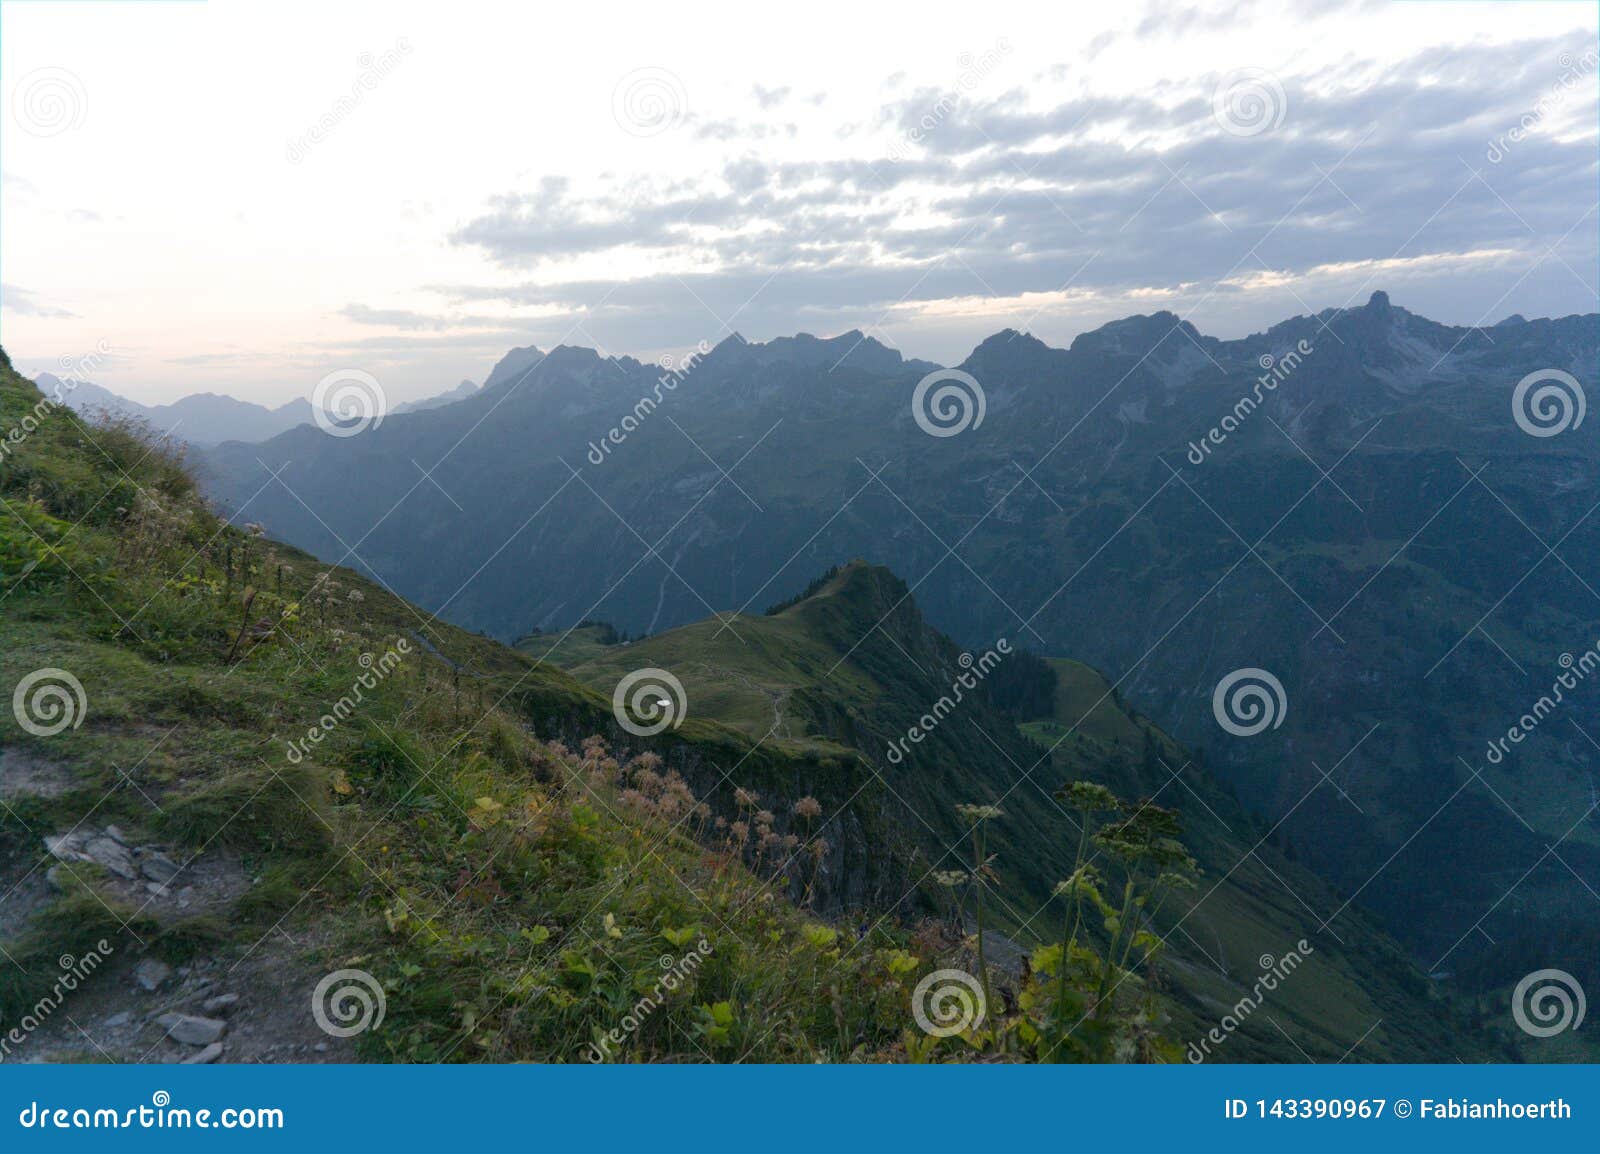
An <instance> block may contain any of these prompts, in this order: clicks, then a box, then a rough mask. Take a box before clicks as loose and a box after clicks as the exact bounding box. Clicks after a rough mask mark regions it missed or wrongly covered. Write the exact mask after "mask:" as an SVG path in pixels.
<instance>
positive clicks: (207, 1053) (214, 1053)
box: [182, 1042, 222, 1066]
mask: <svg viewBox="0 0 1600 1154" xmlns="http://www.w3.org/2000/svg"><path fill="white" fill-rule="evenodd" d="M220 1057H222V1043H221V1042H212V1043H211V1045H209V1046H207V1047H206V1048H205V1049H204V1050H201V1051H200V1052H199V1053H198V1054H190V1055H189V1056H188V1057H187V1058H185V1059H184V1060H183V1063H182V1064H183V1065H185V1066H206V1065H210V1064H211V1063H212V1062H215V1061H216V1060H217V1059H218V1058H220Z"/></svg>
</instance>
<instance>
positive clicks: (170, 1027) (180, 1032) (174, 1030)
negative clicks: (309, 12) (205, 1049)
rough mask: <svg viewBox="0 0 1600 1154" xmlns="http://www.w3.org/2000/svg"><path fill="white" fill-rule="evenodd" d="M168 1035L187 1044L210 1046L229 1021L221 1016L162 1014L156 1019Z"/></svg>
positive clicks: (221, 1033)
mask: <svg viewBox="0 0 1600 1154" xmlns="http://www.w3.org/2000/svg"><path fill="white" fill-rule="evenodd" d="M156 1022H157V1024H159V1025H160V1026H161V1027H162V1028H163V1029H164V1030H166V1032H167V1037H169V1038H171V1039H172V1040H173V1041H174V1042H182V1043H183V1044H184V1045H186V1046H209V1045H211V1043H212V1042H215V1041H216V1040H217V1039H218V1038H220V1037H222V1035H223V1032H224V1031H225V1030H227V1028H228V1023H226V1022H224V1021H222V1020H221V1019H220V1018H199V1017H195V1016H194V1015H192V1014H162V1015H161V1016H160V1017H159V1018H157V1019H156Z"/></svg>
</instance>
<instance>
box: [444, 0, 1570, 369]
mask: <svg viewBox="0 0 1600 1154" xmlns="http://www.w3.org/2000/svg"><path fill="white" fill-rule="evenodd" d="M1153 18H1159V19H1162V20H1163V21H1165V22H1166V24H1167V25H1168V26H1169V28H1179V29H1180V30H1181V27H1183V26H1186V25H1185V24H1184V22H1185V21H1189V20H1195V19H1201V17H1200V16H1198V15H1194V14H1193V13H1190V12H1189V11H1188V10H1187V9H1176V8H1174V9H1170V10H1163V12H1161V13H1158V14H1156V16H1155V17H1153ZM1592 48H1593V46H1592V45H1591V44H1588V43H1585V42H1583V41H1582V40H1577V39H1573V38H1563V39H1548V40H1537V41H1527V42H1524V43H1520V44H1516V45H1512V46H1509V47H1508V46H1487V45H1476V46H1471V47H1467V48H1454V49H1434V50H1429V51H1425V52H1422V53H1419V54H1417V55H1416V56H1415V57H1413V58H1412V60H1411V61H1409V62H1408V63H1407V65H1406V66H1405V67H1403V68H1397V69H1393V70H1389V71H1387V72H1383V73H1373V72H1372V71H1371V69H1370V66H1369V65H1367V64H1364V63H1362V62H1359V61H1349V62H1346V63H1344V64H1341V65H1340V66H1338V67H1336V68H1334V69H1331V70H1329V71H1328V72H1326V73H1323V74H1320V75H1318V76H1315V77H1310V78H1306V77H1293V76H1286V77H1284V78H1283V79H1282V81H1281V83H1282V87H1283V94H1284V100H1285V102H1286V105H1285V107H1284V115H1283V118H1282V121H1281V123H1279V124H1278V125H1277V126H1276V127H1275V128H1274V129H1272V130H1270V131H1267V132H1264V133H1262V134H1260V135H1256V136H1250V137H1241V136H1235V135H1230V134H1229V133H1228V132H1226V131H1224V129H1223V127H1222V126H1221V125H1220V124H1219V123H1218V121H1217V119H1216V117H1215V115H1214V112H1213V107H1212V92H1211V83H1214V82H1215V81H1217V80H1218V79H1220V78H1212V79H1211V81H1210V82H1208V83H1206V84H1204V85H1202V86H1200V87H1198V88H1196V87H1195V86H1192V85H1191V86H1186V87H1185V86H1178V85H1175V84H1165V83H1159V82H1158V83H1156V84H1154V85H1152V86H1151V87H1150V88H1149V89H1148V90H1147V92H1146V93H1145V94H1144V95H1142V96H1139V97H1134V98H1119V99H1116V100H1110V99H1102V98H1092V97H1090V98H1084V99H1080V100H1076V101H1072V102H1069V103H1065V104H1062V105H1060V106H1058V107H1055V108H1049V109H1044V110H1039V109H1036V108H1034V107H1032V106H1031V104H1030V103H1028V102H1027V101H1026V100H1024V99H1023V98H1022V95H1021V94H1020V93H1015V92H997V93H995V94H993V95H989V96H986V97H984V98H979V97H977V96H975V95H973V94H969V93H965V92H960V93H957V94H955V97H954V99H950V98H949V94H942V93H939V92H936V91H933V90H922V91H917V92H910V93H906V92H903V91H902V92H901V93H900V94H898V95H896V96H895V97H894V99H893V100H892V101H891V102H890V103H888V104H886V105H885V106H884V108H883V109H882V110H881V112H880V114H879V116H878V117H877V120H876V130H877V131H880V132H881V131H882V130H883V129H888V130H890V131H892V132H894V133H897V134H899V136H900V137H901V139H902V140H906V141H910V142H912V144H911V146H910V147H908V148H906V149H905V150H904V151H903V153H902V155H901V156H900V158H899V159H897V160H891V159H890V158H889V157H888V156H884V157H883V158H881V159H875V160H864V159H839V160H831V161H827V160H824V161H790V162H778V161H772V160H768V159H765V158H764V157H762V156H761V155H760V154H758V153H754V152H749V151H746V150H745V149H744V147H743V143H744V142H743V141H742V140H741V141H740V144H739V149H738V151H737V152H732V153H731V154H730V155H729V156H728V157H727V158H726V160H725V162H724V163H723V165H722V167H721V169H720V171H718V172H717V173H715V174H714V175H713V176H711V177H708V178H707V179H704V180H698V181H684V180H679V181H676V182H674V183H671V184H653V183H651V182H650V181H648V180H642V181H638V182H635V183H633V184H631V185H628V186H624V187H621V188H619V189H617V190H615V191H614V192H612V193H610V194H607V195H602V196H599V197H595V196H583V197H580V196H577V195H575V194H574V193H573V191H572V189H571V188H570V186H569V185H568V184H567V183H566V182H565V181H563V180H561V179H559V178H550V179H546V180H545V181H544V182H542V183H541V184H540V185H539V186H537V187H536V188H535V189H534V190H532V191H531V192H526V191H524V192H510V193H505V194H502V195H499V196H496V197H494V198H492V199H491V200H490V201H489V202H488V204H487V205H486V206H485V208H484V210H483V211H482V212H481V213H479V214H478V215H477V216H476V217H475V218H473V219H471V220H469V221H467V223H465V224H464V225H463V226H462V227H461V228H459V229H458V230H457V231H456V232H455V233H454V234H452V237H451V239H452V240H453V241H454V242H455V243H456V244H459V245H466V246H471V247H476V248H478V249H479V250H480V251H482V252H483V253H484V254H485V255H486V256H487V257H488V258H489V259H490V260H491V261H493V262H494V263H496V264H498V265H500V266H502V267H504V268H506V269H513V270H514V269H518V268H528V267H541V266H542V267H550V266H552V265H553V264H554V263H555V262H559V261H561V260H562V259H565V258H568V257H571V256H575V255H577V254H594V253H603V252H606V251H609V250H613V249H620V248H624V247H626V248H629V249H632V250H642V251H644V252H646V253H650V254H659V255H661V256H663V257H692V258H694V259H693V260H692V261H690V262H688V263H692V264H695V265H698V266H702V267H703V266H707V265H709V266H710V267H711V268H712V269H713V270H714V271H710V272H702V273H697V274H695V275H693V276H688V275H684V276H674V275H666V274H658V275H650V276H645V277H643V278H638V279H632V280H628V281H605V280H585V281H568V282H565V283H562V282H555V283H551V282H550V281H549V278H547V277H546V278H541V281H542V283H538V284H535V283H532V282H529V283H524V284H520V285H510V286H507V285H504V284H500V285H477V286H473V285H456V286H447V287H443V288H442V289H441V290H440V291H443V292H444V293H445V295H446V296H448V297H449V298H451V299H453V300H455V301H457V302H466V301H472V300H500V301H504V302H507V303H510V304H514V305H533V304H537V305H542V306H547V307H549V306H555V307H557V308H562V309H568V310H574V311H576V310H589V311H588V312H587V313H586V314H585V315H586V321H585V324H586V325H587V326H588V327H589V328H590V329H592V330H593V331H594V332H596V333H602V332H603V333H604V334H605V335H606V337H607V339H608V340H610V341H611V342H612V343H614V344H615V345H616V346H617V347H623V348H644V347H660V346H661V345H670V344H676V343H682V342H683V341H685V340H690V339H693V338H694V337H696V336H698V334H700V333H701V332H702V331H704V330H705V328H706V326H707V325H711V326H713V327H714V326H716V325H719V324H723V323H728V324H729V326H730V327H732V326H741V327H745V328H747V330H749V331H751V332H753V333H755V334H756V335H761V334H762V329H761V327H760V326H761V325H762V324H763V323H766V322H768V321H770V322H771V323H773V324H774V325H775V326H776V327H775V329H773V330H771V331H776V332H782V331H792V330H793V329H794V328H795V327H798V326H801V325H803V324H805V323H807V322H808V320H809V321H814V322H815V323H816V324H817V327H819V328H823V327H825V325H827V324H829V323H837V324H839V325H841V326H843V327H849V326H852V325H870V324H872V323H874V321H876V320H879V319H881V318H882V316H883V314H884V312H885V310H888V309H891V308H893V307H894V306H896V305H897V304H900V303H901V302H909V303H912V304H918V303H921V304H927V305H934V304H936V303H937V302H940V301H947V300H950V299H951V298H965V297H991V296H992V297H1000V298H1006V299H1010V298H1014V297H1018V296H1020V295H1021V294H1030V293H1032V294H1039V293H1054V292H1056V291H1057V290H1059V289H1061V288H1062V286H1063V283H1064V282H1065V281H1066V280H1067V279H1068V278H1069V277H1070V276H1071V275H1072V274H1073V273H1074V272H1075V271H1077V270H1079V269H1080V268H1083V266H1084V265H1085V262H1088V267H1087V268H1086V269H1085V270H1084V271H1083V272H1082V274H1081V277H1080V279H1079V280H1077V281H1075V282H1074V284H1073V286H1072V287H1073V288H1074V289H1075V290H1080V291H1082V292H1084V293H1087V294H1096V295H1099V296H1102V297H1113V296H1118V295H1122V296H1128V295H1129V294H1136V293H1141V292H1148V291H1150V290H1158V291H1161V292H1164V293H1166V294H1169V295H1170V296H1171V297H1172V298H1173V299H1177V300H1184V299H1187V300H1190V301H1199V300H1201V299H1208V308H1211V309H1213V310H1214V311H1216V312H1218V314H1219V315H1226V316H1228V317H1230V318H1231V320H1230V322H1229V323H1232V324H1236V325H1240V326H1248V325H1251V324H1260V323H1266V322H1268V321H1271V320H1276V319H1278V318H1280V317H1281V316H1282V315H1283V314H1284V312H1285V297H1286V295H1287V294H1289V293H1295V292H1299V291H1302V288H1303V289H1304V291H1317V290H1316V289H1314V288H1312V287H1310V286H1311V285H1313V284H1320V283H1322V282H1327V283H1328V284H1330V285H1334V284H1345V283H1347V282H1348V283H1350V284H1358V283H1360V282H1363V281H1365V280H1370V279H1371V278H1372V277H1374V276H1377V277H1379V278H1381V279H1383V280H1385V281H1386V282H1388V281H1398V282H1401V283H1404V284H1406V285H1407V286H1408V287H1409V288H1410V289H1411V290H1412V295H1411V299H1412V300H1414V301H1416V302H1417V303H1418V304H1419V305H1423V306H1427V307H1431V308H1433V309H1434V310H1435V311H1436V312H1439V313H1440V314H1441V319H1447V320H1454V321H1458V322H1463V323H1473V322H1474V321H1476V320H1478V319H1479V316H1480V314H1481V313H1482V312H1483V311H1484V310H1492V309H1493V308H1494V307H1496V305H1497V304H1499V303H1500V302H1498V301H1497V300H1496V298H1497V297H1499V296H1501V294H1502V293H1503V292H1504V291H1505V290H1506V289H1508V288H1513V286H1514V288H1515V293H1516V295H1515V296H1514V297H1512V298H1511V299H1510V301H1509V302H1508V307H1506V308H1505V309H1504V310H1503V311H1504V312H1509V311H1512V308H1511V307H1510V306H1515V308H1516V309H1517V310H1518V311H1524V312H1530V313H1537V312H1539V311H1550V312H1569V313H1570V312H1579V311H1592V310H1594V308H1595V306H1596V299H1595V289H1594V283H1593V273H1592V270H1593V269H1594V268H1595V267H1596V265H1597V264H1600V220H1597V218H1596V215H1595V214H1594V213H1593V211H1592V209H1593V208H1594V206H1595V200H1596V198H1595V195H1594V187H1595V182H1596V179H1597V167H1596V158H1595V142H1594V139H1593V138H1592V136H1591V137H1588V138H1585V139H1579V140H1575V141H1569V142H1562V141H1561V140H1559V139H1558V138H1557V137H1556V136H1555V135H1553V134H1550V133H1536V134H1533V135H1531V136H1528V137H1526V138H1525V139H1522V140H1520V141H1519V142H1517V143H1515V145H1514V147H1507V148H1503V149H1501V150H1500V153H1501V154H1500V155H1499V156H1498V157H1496V158H1495V159H1494V160H1493V161H1492V160H1491V157H1492V156H1493V155H1494V153H1495V144H1494V142H1495V141H1496V140H1499V139H1503V138H1504V136H1505V134H1506V133H1508V132H1509V131H1511V130H1512V129H1513V128H1515V127H1516V126H1517V125H1518V123H1519V121H1520V120H1521V119H1522V118H1523V116H1524V114H1525V113H1527V112H1529V111H1530V110H1532V109H1534V108H1535V107H1536V106H1538V104H1539V102H1540V101H1541V100H1546V101H1548V99H1549V97H1550V94H1551V93H1552V92H1553V91H1558V81H1559V80H1560V77H1561V74H1562V65H1561V63H1560V60H1561V59H1563V56H1562V54H1564V53H1565V54H1568V55H1569V56H1572V57H1581V55H1582V54H1583V53H1584V52H1587V51H1591V50H1592ZM941 99H942V100H943V103H942V104H941V103H938V102H939V101H941ZM1567 99H1568V100H1569V101H1572V102H1576V101H1577V100H1578V99H1579V95H1578V92H1577V91H1576V90H1575V91H1574V92H1572V93H1571V94H1569V95H1568V97H1567ZM930 108H936V109H937V116H936V117H930V113H929V110H930ZM1570 112H1571V114H1572V115H1573V116H1574V118H1575V119H1576V118H1579V117H1581V115H1582V110H1581V109H1578V108H1576V107H1574V108H1572V109H1571V110H1570ZM930 119H931V120H932V124H931V126H930ZM1108 130H1111V131H1108ZM908 209H915V210H918V211H917V212H916V213H915V215H912V214H911V213H910V212H909V211H908ZM1586 213H1587V215H1586ZM913 220H914V221H915V222H916V223H912V221H913ZM1362 262H1367V264H1365V265H1363V264H1362ZM1371 262H1391V263H1389V264H1378V265H1373V264H1371ZM1407 262H1411V263H1409V264H1408V263H1407ZM1350 265H1360V266H1361V267H1360V268H1357V269H1356V270H1354V271H1348V272H1345V271H1341V270H1342V269H1343V268H1344V266H1350ZM1583 270H1590V271H1589V274H1588V276H1585V275H1583ZM1464 272H1465V273H1468V274H1471V275H1464ZM1267 278H1272V281H1271V282H1268V281H1267ZM1280 278H1287V279H1286V281H1283V283H1284V284H1285V285H1286V287H1285V289H1284V291H1283V292H1280V293H1278V294H1276V295H1273V296H1272V297H1271V299H1265V300H1263V299H1260V298H1259V297H1258V298H1257V303H1256V305H1254V306H1251V305H1249V304H1248V303H1247V301H1246V298H1249V297H1250V296H1251V293H1250V292H1249V291H1248V290H1249V289H1250V288H1251V286H1252V280H1253V279H1254V280H1255V281H1257V282H1260V283H1278V282H1279V279H1280ZM1328 291H1330V292H1332V291H1341V290H1339V289H1337V288H1329V289H1328ZM1230 298H1231V300H1230ZM1289 303H1290V304H1291V305H1292V303H1293V302H1292V298H1291V299H1290V302H1289ZM1326 303H1339V301H1337V300H1335V301H1332V302H1327V301H1324V302H1320V303H1319V305H1318V307H1321V304H1326ZM1252 307H1254V310H1255V311H1254V313H1252V311H1251V310H1252ZM784 317H787V318H788V319H787V321H784V320H783V319H782V318H784ZM984 323H992V322H984ZM564 325H568V326H569V325H570V322H566V321H563V319H562V318H560V317H555V318H551V319H549V320H547V321H541V322H537V323H535V324H534V325H532V326H531V327H533V328H535V329H539V330H541V332H540V338H541V339H543V340H548V339H550V336H551V332H550V331H547V330H555V331H556V335H559V330H560V329H562V327H563V326H564ZM956 327H959V325H957V326H956Z"/></svg>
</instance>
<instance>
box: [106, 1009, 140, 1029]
mask: <svg viewBox="0 0 1600 1154" xmlns="http://www.w3.org/2000/svg"><path fill="white" fill-rule="evenodd" d="M131 1021H133V1015H132V1014H130V1013H128V1011H127V1010H123V1011H122V1012H121V1013H120V1014H112V1015H111V1016H110V1017H109V1018H107V1019H106V1020H105V1021H103V1022H101V1023H100V1024H101V1025H102V1026H104V1027H105V1028H106V1029H108V1030H116V1029H120V1028H121V1027H123V1026H126V1025H127V1024H128V1023H129V1022H131Z"/></svg>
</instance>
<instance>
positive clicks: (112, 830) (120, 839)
mask: <svg viewBox="0 0 1600 1154" xmlns="http://www.w3.org/2000/svg"><path fill="white" fill-rule="evenodd" d="M106 836H107V837H108V838H110V839H111V840H112V841H114V842H116V843H117V844H119V845H127V844H128V835H127V834H125V833H123V832H122V830H121V829H120V828H118V827H117V826H114V825H108V826H106Z"/></svg>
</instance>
